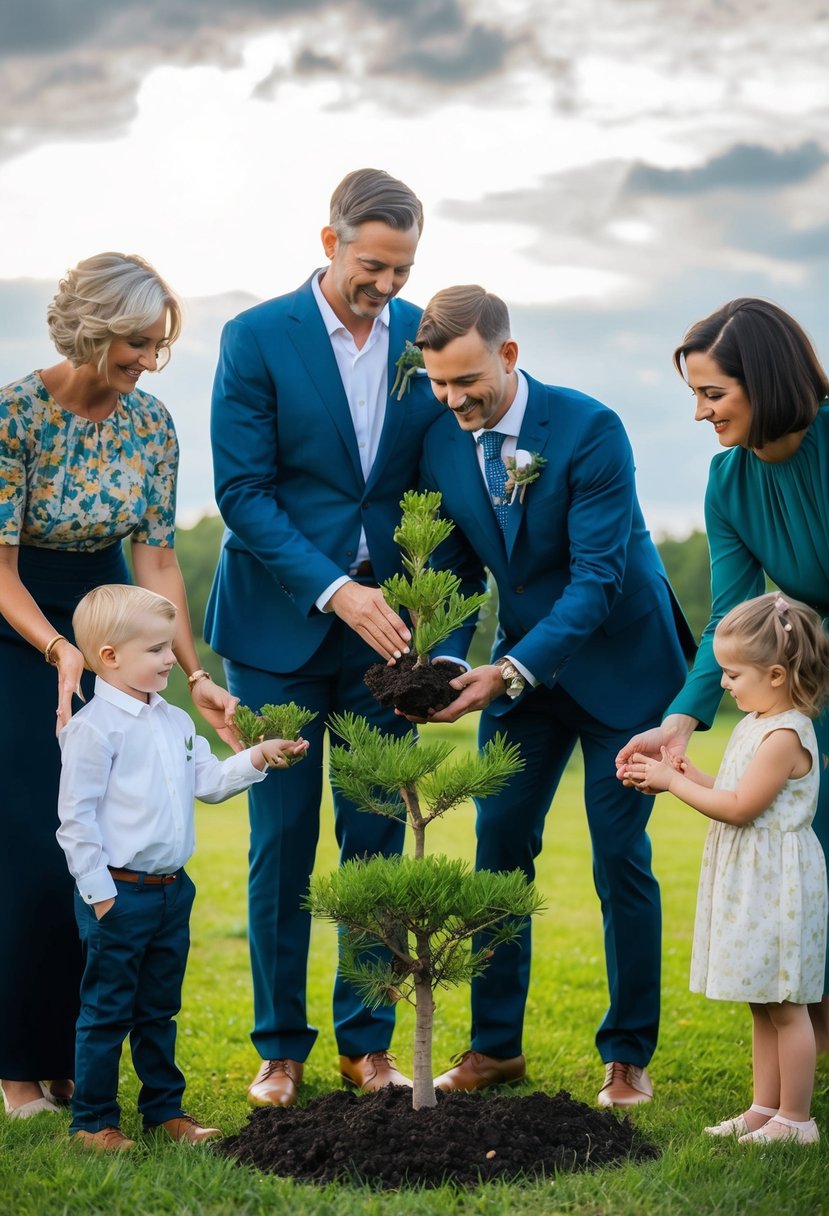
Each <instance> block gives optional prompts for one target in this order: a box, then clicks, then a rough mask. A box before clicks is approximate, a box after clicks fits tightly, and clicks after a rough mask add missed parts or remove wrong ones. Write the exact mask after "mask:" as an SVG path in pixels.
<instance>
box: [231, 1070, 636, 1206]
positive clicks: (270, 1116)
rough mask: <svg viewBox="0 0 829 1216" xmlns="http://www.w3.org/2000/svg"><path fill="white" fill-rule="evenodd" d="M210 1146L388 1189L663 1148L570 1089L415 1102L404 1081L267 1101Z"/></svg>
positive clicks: (530, 1171)
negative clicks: (424, 1105) (279, 1103)
mask: <svg viewBox="0 0 829 1216" xmlns="http://www.w3.org/2000/svg"><path fill="white" fill-rule="evenodd" d="M214 1151H216V1152H218V1153H220V1154H222V1155H223V1156H226V1157H235V1158H236V1159H237V1160H238V1161H239V1162H240V1163H244V1164H245V1165H253V1166H256V1168H257V1169H260V1170H265V1171H266V1172H268V1173H272V1174H283V1175H289V1176H290V1177H292V1178H296V1179H297V1180H298V1181H302V1182H316V1183H326V1182H332V1181H334V1180H335V1179H340V1180H343V1179H348V1180H351V1181H354V1182H363V1183H369V1184H371V1185H373V1186H377V1187H383V1188H387V1189H392V1188H398V1187H401V1186H407V1185H408V1186H426V1187H434V1186H440V1185H441V1183H444V1182H453V1183H455V1184H456V1185H458V1186H476V1185H477V1184H478V1183H480V1182H487V1181H489V1180H490V1179H492V1178H500V1179H502V1180H504V1181H509V1180H512V1179H517V1178H521V1177H525V1178H538V1177H544V1176H546V1175H552V1174H554V1173H555V1172H556V1171H572V1170H588V1169H594V1168H595V1167H596V1166H600V1165H615V1164H619V1163H621V1162H622V1161H626V1160H629V1159H632V1160H634V1161H646V1160H652V1159H654V1158H655V1157H657V1156H658V1155H659V1154H658V1151H657V1149H656V1148H655V1147H654V1146H653V1145H652V1144H649V1143H648V1142H647V1141H645V1140H644V1139H642V1138H641V1136H640V1135H639V1133H638V1132H637V1130H636V1128H635V1127H634V1125H633V1124H632V1123H631V1122H630V1121H629V1120H628V1119H627V1118H623V1119H620V1118H618V1117H617V1116H615V1115H613V1114H612V1113H611V1112H610V1111H598V1110H593V1109H592V1107H589V1106H585V1104H584V1103H583V1102H576V1101H575V1100H574V1099H573V1098H571V1097H570V1095H569V1094H568V1093H566V1092H565V1091H564V1090H561V1091H560V1093H558V1094H555V1095H554V1096H550V1095H549V1094H543V1093H534V1094H529V1095H527V1096H526V1097H513V1096H509V1097H507V1096H503V1097H502V1096H498V1097H484V1096H482V1095H481V1094H475V1093H471V1094H467V1093H452V1094H443V1093H438V1104H437V1107H435V1108H433V1109H432V1110H413V1109H412V1093H411V1090H410V1089H404V1088H403V1087H402V1086H387V1087H386V1088H385V1089H382V1090H380V1091H379V1092H378V1093H374V1094H368V1095H365V1096H357V1095H355V1094H353V1093H351V1092H346V1091H338V1092H336V1093H331V1094H325V1095H324V1096H323V1097H321V1098H314V1099H313V1100H312V1101H311V1102H309V1103H308V1105H307V1106H304V1107H302V1106H291V1107H262V1108H261V1109H259V1110H255V1111H254V1112H253V1113H252V1114H251V1116H250V1118H249V1120H248V1122H247V1124H246V1125H245V1127H243V1128H242V1130H241V1132H240V1133H239V1135H238V1136H230V1137H228V1138H227V1139H225V1140H221V1141H217V1142H216V1144H215V1148H214Z"/></svg>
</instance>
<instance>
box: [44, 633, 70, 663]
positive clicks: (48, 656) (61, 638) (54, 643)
mask: <svg viewBox="0 0 829 1216" xmlns="http://www.w3.org/2000/svg"><path fill="white" fill-rule="evenodd" d="M65 641H66V638H65V637H64V636H63V634H62V633H56V634H55V636H54V637H53V638H52V640H51V642H49V644H48V645H47V647H46V649H45V650H44V651H43V657H44V659H45V660H46V662H47V663H51V664H52V666H53V667H56V666H57V659H54V658H52V651H53V650H54V649H55V647H56V646H57V644H58V642H65Z"/></svg>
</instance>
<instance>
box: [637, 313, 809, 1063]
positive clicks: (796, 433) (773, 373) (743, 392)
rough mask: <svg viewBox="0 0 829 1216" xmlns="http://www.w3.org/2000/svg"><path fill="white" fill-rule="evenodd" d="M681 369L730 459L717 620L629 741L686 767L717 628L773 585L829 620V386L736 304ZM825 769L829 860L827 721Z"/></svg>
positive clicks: (711, 506) (685, 348)
mask: <svg viewBox="0 0 829 1216" xmlns="http://www.w3.org/2000/svg"><path fill="white" fill-rule="evenodd" d="M674 365H675V366H676V369H677V371H678V372H679V373H680V375H682V376H683V377H684V378H685V379H686V380H687V382H688V384H689V386H690V388H691V390H692V392H693V394H694V398H695V401H696V413H695V418H696V420H697V421H698V422H708V423H710V424H711V425H712V426H713V427H714V430H715V432H716V435H717V439H718V440H719V443H720V445H721V446H722V447H723V448H724V449H725V450H724V451H722V452H719V453H718V454H717V455H716V456H715V457H714V459H713V460H712V462H711V469H710V472H709V477H708V487H707V490H706V493H705V527H706V532H707V534H708V546H709V550H710V554H711V597H712V607H711V619H710V621H709V622H708V624H707V625H706V627H705V630H704V632H703V635H702V639H701V641H700V647H699V651H698V653H697V658H696V661H695V663H694V666H693V669H692V671H691V672H690V674H689V676H688V679H687V680H686V682H685V686H684V687H683V689H682V691H681V692H680V693H679V695H678V696H677V697H676V698H675V699H674V701H673V702H672V703H671V705H669V706H668V709H667V711H666V715H665V717H664V719H663V722H662V726H661V727H659V728H657V729H655V730H653V731H649V732H647V734H643V735H640V736H637V737H636V738H634V739H631V741H630V743H628V744H627V746H626V747H625V748H623V750H622V751H621V752H620V753H619V756H618V757H617V764H618V769H619V776H620V778H622V779H623V780H624V779H625V766H626V764H627V761H628V760H629V758H630V756H631V755H632V754H633V752H635V751H640V752H646V753H648V754H650V755H658V754H659V749H660V748H661V747H662V746H663V745H664V746H665V747H667V749H668V751H669V752H671V753H674V754H677V755H682V754H684V752H685V751H686V749H687V746H688V742H689V740H690V738H691V736H692V734H693V733H694V731H695V730H697V729H703V730H707V729H708V728H709V727H710V726H711V723H712V722H713V720H714V715H715V714H716V711H717V707H718V705H719V703H720V700H721V698H722V693H723V690H722V687H721V684H720V680H721V678H722V672H721V670H720V668H719V666H718V664H717V661H716V659H715V658H714V652H713V637H714V630H715V629H716V626H717V623H718V622H719V621H720V620H721V619H722V617H724V616H725V614H726V613H727V612H728V611H729V610H730V609H731V608H733V607H734V606H735V605H736V604H739V603H741V602H742V601H744V600H748V599H751V598H752V597H754V596H756V595H761V594H762V593H763V592H764V591H765V589H766V577H767V576H768V578H770V579H771V580H772V582H774V583H775V584H776V585H777V586H778V587H779V588H780V589H781V591H782V592H783V593H784V595H790V596H791V597H792V598H793V599H797V600H802V601H804V602H805V603H807V604H811V605H812V607H813V608H815V609H817V611H818V612H819V613H820V614H821V616H823V617H824V618H827V617H829V402H828V401H827V400H826V398H827V395H829V381H827V377H826V372H825V371H824V370H823V368H822V367H821V364H820V362H819V360H818V357H817V355H816V353H815V351H814V348H813V347H812V344H811V342H810V341H809V339H808V337H807V336H806V334H805V333H804V332H803V330H802V329H801V327H800V326H799V325H798V324H797V322H796V321H795V320H794V319H793V318H792V317H790V316H789V315H788V314H787V313H785V312H784V311H783V310H782V309H781V308H778V307H777V306H776V305H774V304H771V303H769V302H767V301H765V300H758V299H738V300H732V301H731V303H729V304H726V305H724V306H723V307H722V308H720V309H718V310H717V311H716V312H715V313H713V314H712V315H711V316H710V317H706V318H705V320H703V321H698V322H697V323H696V324H695V325H692V326H691V328H690V329H689V330H688V332H687V334H686V335H685V338H684V340H683V342H682V343H681V344H680V346H679V347H678V348H677V349H676V351H675V352H674ZM815 731H816V734H817V738H818V746H819V748H820V752H821V757H822V769H821V786H820V797H819V800H818V809H817V814H816V816H815V820H814V828H815V831H816V833H817V835H818V837H819V839H820V842H821V844H822V845H823V848H824V852H825V853H826V854H827V856H829V713H827V712H826V711H824V713H823V715H822V716H821V717H820V718H819V719H818V720H817V721H816V722H815ZM823 1011H824V1012H823V1014H822V1015H821V1016H818V1013H817V1011H814V1012H815V1025H816V1031H817V1033H818V1045H819V1047H820V1048H821V1049H827V1048H829V1019H827V1018H826V1017H825V1014H826V1012H827V1001H826V999H824V1003H823Z"/></svg>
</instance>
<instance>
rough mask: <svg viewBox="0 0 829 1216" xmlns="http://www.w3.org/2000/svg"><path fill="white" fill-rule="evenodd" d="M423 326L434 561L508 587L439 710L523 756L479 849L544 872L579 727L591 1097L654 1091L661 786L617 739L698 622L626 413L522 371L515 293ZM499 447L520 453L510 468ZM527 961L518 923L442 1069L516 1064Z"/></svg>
mask: <svg viewBox="0 0 829 1216" xmlns="http://www.w3.org/2000/svg"><path fill="white" fill-rule="evenodd" d="M417 344H418V345H419V346H420V347H421V349H422V351H423V358H424V362H425V366H426V371H427V373H428V376H429V379H430V380H431V384H432V388H433V391H434V393H435V396H436V397H437V398H438V400H439V401H441V402H442V403H443V405H444V406H446V407H448V408H447V409H446V410H445V411H444V416H443V417H442V418H441V419H440V421H439V422H438V423H436V424H435V426H433V427H432V428H431V430H430V431H429V434H428V435H427V437H426V441H425V444H424V452H423V464H422V480H423V483H424V484H425V486H426V487H427V488H429V489H437V490H440V491H441V493H442V495H443V510H444V512H445V514H446V515H447V516H448V517H449V518H451V519H452V520H454V522H455V524H456V529H455V531H454V532H453V534H452V536H451V537H450V539H449V541H448V542H447V543H446V546H445V547H444V550H443V552H442V554H441V555H440V562H441V564H442V565H450V566H452V567H453V568H454V569H456V571H457V572H458V573H461V574H463V575H464V576H465V580H466V582H467V583H468V584H470V585H471V586H475V587H476V588H477V585H479V584H480V583H481V582H482V580H483V577H484V568H486V569H488V570H489V571H490V573H491V575H492V577H493V578H494V580H495V582H496V584H497V587H498V597H499V609H498V631H497V636H496V640H495V647H494V652H493V659H494V661H493V662H492V663H490V664H486V665H484V666H481V667H477V668H475V669H473V670H471V671H468V672H467V673H465V674H463V675H461V676H459V677H458V678H457V679H456V680H454V681H453V684H454V686H455V687H456V688H457V689H459V690H460V695H459V697H458V698H457V700H456V701H454V702H453V703H452V705H451V706H450V707H449V708H448V709H445V710H443V711H442V712H440V713H436V714H434V715H433V720H434V721H442V722H453V721H456V720H457V719H458V718H459V717H461V716H462V715H463V714H466V713H469V712H470V711H472V710H481V711H482V713H481V718H480V728H479V742H480V744H481V745H482V746H483V745H484V744H485V743H486V742H488V741H489V740H490V739H491V738H492V737H493V735H494V734H495V733H496V732H497V731H502V732H506V734H507V736H508V737H509V740H510V741H511V742H513V743H517V744H519V746H520V748H521V755H522V757H523V759H524V761H525V768H524V770H523V771H522V772H521V773H519V774H518V775H517V776H516V777H513V778H512V780H511V781H510V782H509V783H508V785H507V786H506V788H505V789H504V791H503V793H501V794H498V795H495V796H493V797H491V798H485V799H482V800H481V801H480V802H479V803H478V806H477V812H478V814H477V838H478V849H477V859H476V864H477V866H478V868H479V869H488V870H512V869H516V868H520V869H522V870H523V871H524V872H525V873H526V874H527V876H528V877H529V878H532V877H533V876H534V861H535V858H536V857H537V856H538V853H539V852H540V850H541V842H542V833H543V827H544V820H545V816H546V814H547V811H548V809H549V807H550V803H551V801H552V798H553V796H554V794H555V791H556V788H557V786H558V783H559V781H560V779H561V776H562V773H563V772H564V768H565V766H566V764H567V761H568V759H569V757H570V755H571V753H572V751H573V749H574V747H575V745H576V743H577V742H579V743H580V744H581V749H582V753H583V757H584V769H585V802H586V809H587V819H588V824H589V828H590V835H591V840H592V846H593V873H594V881H595V886H596V890H597V892H598V895H599V898H600V900H601V906H602V915H603V921H604V940H605V957H606V965H607V979H608V986H609V990H610V1007H609V1009H608V1011H607V1013H606V1015H605V1017H604V1020H603V1021H602V1023H601V1026H600V1027H599V1030H598V1034H597V1036H596V1045H597V1047H598V1050H599V1053H600V1055H601V1057H602V1060H603V1061H604V1063H605V1078H604V1084H603V1085H602V1088H601V1091H600V1093H599V1096H598V1101H599V1104H600V1105H602V1106H630V1105H634V1104H636V1103H639V1102H646V1101H648V1100H649V1098H650V1097H651V1096H652V1094H653V1089H652V1086H651V1082H650V1078H649V1077H648V1074H647V1072H646V1067H645V1066H646V1065H647V1064H648V1062H649V1060H650V1058H651V1055H652V1054H653V1051H654V1048H655V1046H656V1038H657V1029H658V1024H659V983H660V938H661V913H660V899H659V888H658V886H657V882H656V879H655V878H654V876H653V873H652V871H651V848H650V841H649V839H648V836H647V833H646V826H647V822H648V818H649V815H650V811H651V807H652V805H653V801H652V799H650V800H649V799H646V798H643V797H642V795H640V794H638V793H637V791H635V790H630V789H626V788H625V787H624V786H622V785H621V784H620V782H618V781H617V780H616V767H615V762H614V759H615V756H616V753H617V752H618V750H619V741H620V740H621V742H622V743H624V742H626V741H627V739H629V738H630V736H631V733H638V732H639V730H640V729H643V728H644V725H645V724H646V723H656V722H658V721H659V718H660V714H661V711H662V710H663V709H664V707H665V705H666V704H667V703H668V702H669V701H670V700H671V698H672V697H673V695H674V693H675V691H676V689H678V688H679V687H680V686H681V685H682V682H683V680H684V677H685V673H686V662H685V659H684V657H683V648H685V652H686V653H689V654H690V653H692V652H693V649H694V645H693V639H692V638H691V636H690V633H689V632H688V628H687V625H686V624H685V621H684V619H683V618H682V615H681V613H680V612H679V609H678V606H677V604H676V602H675V601H674V599H673V595H672V592H671V590H670V587H669V585H668V582H667V578H666V575H665V571H664V569H663V566H662V563H661V561H660V559H659V556H658V554H657V552H656V549H655V547H654V545H653V542H652V541H651V539H650V536H649V534H648V532H647V530H646V528H645V525H644V521H643V519H642V514H641V511H640V508H639V504H638V502H637V498H636V488H635V484H634V467H633V458H632V453H631V449H630V445H629V443H628V440H627V437H626V435H625V432H624V429H623V427H622V424H621V422H620V420H619V418H618V417H617V416H616V414H614V413H613V412H612V411H611V410H609V409H607V408H606V406H604V405H601V404H600V403H599V402H598V401H594V400H593V399H592V398H590V397H586V396H584V395H583V394H582V393H578V392H574V391H573V390H572V389H562V388H551V387H549V386H546V385H543V384H539V383H538V382H537V381H535V380H533V379H532V378H531V377H530V376H528V375H526V374H525V373H524V372H522V371H519V370H518V369H517V359H518V346H517V344H516V342H515V341H514V340H513V339H512V338H511V337H510V324H509V315H508V313H507V309H506V306H505V305H504V303H503V302H502V301H501V300H499V299H498V298H497V297H496V296H492V295H488V294H487V293H486V292H485V291H484V290H483V289H482V288H481V287H453V288H448V289H447V290H446V291H442V292H439V293H438V294H437V295H436V296H435V297H434V298H433V299H432V300H431V301H430V303H429V304H428V305H427V307H426V310H425V312H424V314H423V318H422V320H421V323H420V328H419V331H418V336H417ZM505 459H506V461H507V464H510V463H511V462H514V465H515V467H516V468H518V469H519V470H521V471H519V472H518V473H513V474H512V478H511V480H512V482H513V483H514V484H513V485H512V486H511V485H510V484H509V482H508V481H507V477H506V474H507V469H506V467H505V464H504V460H505ZM522 483H523V484H522ZM472 631H473V626H472V625H467V626H466V627H464V628H463V629H461V630H459V631H458V633H457V634H456V635H454V636H453V638H451V639H449V640H448V641H447V642H446V643H443V644H442V646H441V651H442V653H443V654H446V655H458V656H459V657H461V658H463V657H464V656H465V654H466V652H467V649H468V646H469V642H470V640H471V635H472ZM634 723H636V724H637V725H635V726H634V725H633V724H634ZM529 977H530V929H529V927H527V928H526V929H525V930H524V931H523V933H522V936H521V939H520V941H519V942H518V943H517V944H516V945H514V946H509V947H500V948H499V949H498V950H496V951H495V955H494V957H493V960H492V963H491V964H490V966H489V967H488V969H487V970H486V972H485V973H484V975H483V976H482V977H480V978H478V979H476V980H475V981H473V985H472V1036H471V1049H470V1050H469V1051H466V1052H464V1054H463V1055H462V1056H461V1058H460V1060H459V1062H458V1064H457V1065H456V1066H455V1067H454V1068H450V1069H449V1071H448V1072H446V1073H444V1074H443V1075H442V1076H440V1077H438V1078H437V1080H436V1082H435V1083H436V1085H437V1086H438V1087H439V1088H441V1089H444V1090H453V1089H463V1090H472V1089H482V1088H484V1087H485V1086H487V1085H491V1084H493V1083H496V1082H512V1081H517V1080H520V1079H521V1078H522V1077H523V1076H524V1075H525V1061H524V1056H523V1051H522V1026H523V1019H524V1008H525V1004H526V999H527V989H528V985H529Z"/></svg>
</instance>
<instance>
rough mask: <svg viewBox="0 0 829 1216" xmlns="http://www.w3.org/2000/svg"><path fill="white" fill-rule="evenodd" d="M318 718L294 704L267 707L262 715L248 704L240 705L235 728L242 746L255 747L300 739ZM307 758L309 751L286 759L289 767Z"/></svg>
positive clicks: (289, 702)
mask: <svg viewBox="0 0 829 1216" xmlns="http://www.w3.org/2000/svg"><path fill="white" fill-rule="evenodd" d="M316 716H317V715H316V711H315V710H312V709H304V708H303V707H302V706H301V705H297V704H296V703H295V702H294V701H288V702H287V703H286V704H284V705H263V706H262V708H261V709H260V710H259V713H258V714H257V713H254V711H253V710H252V709H250V708H249V707H248V706H247V705H238V706H237V707H236V712H235V714H234V715H233V726H234V728H235V730H236V734H237V735H238V736H239V741H240V743H242V744H243V745H244V746H245V747H253V746H254V745H255V744H257V743H261V742H262V740H263V739H298V738H299V737H300V735H301V734H302V731H303V728H304V727H306V726H307V725H308V723H309V722H313V720H314V718H316ZM304 759H305V752H301V753H300V755H298V756H286V757H285V761H286V762H287V763H288V764H289V765H290V764H296V762H297V761H298V760H304Z"/></svg>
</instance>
